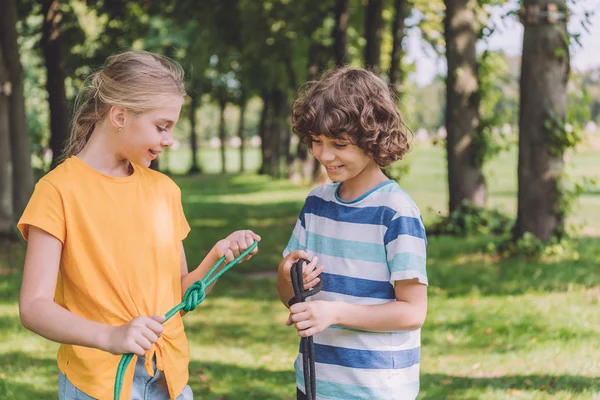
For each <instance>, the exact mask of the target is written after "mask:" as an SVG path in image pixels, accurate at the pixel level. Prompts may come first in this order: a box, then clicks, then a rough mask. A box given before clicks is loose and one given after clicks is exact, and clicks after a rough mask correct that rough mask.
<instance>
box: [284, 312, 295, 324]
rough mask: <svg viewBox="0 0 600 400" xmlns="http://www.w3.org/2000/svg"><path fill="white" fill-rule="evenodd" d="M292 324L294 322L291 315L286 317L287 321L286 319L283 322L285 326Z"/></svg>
mask: <svg viewBox="0 0 600 400" xmlns="http://www.w3.org/2000/svg"><path fill="white" fill-rule="evenodd" d="M293 323H294V322H293V321H292V314H290V315H288V319H287V321H285V324H286V325H287V326H290V325H292V324H293Z"/></svg>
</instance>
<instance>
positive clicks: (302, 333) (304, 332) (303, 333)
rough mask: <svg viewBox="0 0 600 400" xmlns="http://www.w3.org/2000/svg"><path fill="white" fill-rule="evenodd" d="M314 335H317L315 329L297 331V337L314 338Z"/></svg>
mask: <svg viewBox="0 0 600 400" xmlns="http://www.w3.org/2000/svg"><path fill="white" fill-rule="evenodd" d="M316 333H318V332H317V328H315V327H312V328H309V329H305V330H302V331H300V330H299V331H298V336H300V337H311V336H314V335H315V334H316Z"/></svg>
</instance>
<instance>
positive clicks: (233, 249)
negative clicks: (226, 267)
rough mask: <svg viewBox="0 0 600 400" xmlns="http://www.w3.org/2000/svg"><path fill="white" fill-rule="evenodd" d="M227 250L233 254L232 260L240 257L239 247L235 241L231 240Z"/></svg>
mask: <svg viewBox="0 0 600 400" xmlns="http://www.w3.org/2000/svg"><path fill="white" fill-rule="evenodd" d="M229 250H231V252H232V253H233V257H234V258H235V257H237V256H239V255H240V245H239V244H238V242H237V241H236V240H232V241H231V243H229Z"/></svg>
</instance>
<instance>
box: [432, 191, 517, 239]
mask: <svg viewBox="0 0 600 400" xmlns="http://www.w3.org/2000/svg"><path fill="white" fill-rule="evenodd" d="M513 224H514V221H513V219H512V218H510V217H509V216H507V215H506V214H504V213H503V212H501V211H499V210H492V209H487V208H484V207H480V206H476V205H474V204H472V203H470V202H469V201H466V200H465V201H463V202H462V203H461V205H460V206H459V207H458V208H457V209H456V210H454V211H453V212H452V213H450V215H448V216H443V217H441V218H439V219H438V220H437V221H436V222H434V223H433V224H432V225H431V226H428V227H427V233H428V235H433V236H436V235H453V236H470V235H480V234H485V235H506V234H508V233H509V232H510V230H511V229H512V226H513Z"/></svg>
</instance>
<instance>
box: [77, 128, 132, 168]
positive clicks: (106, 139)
mask: <svg viewBox="0 0 600 400" xmlns="http://www.w3.org/2000/svg"><path fill="white" fill-rule="evenodd" d="M116 134H117V133H116V132H112V131H111V130H109V129H106V128H105V127H104V126H103V125H99V126H96V127H95V128H94V131H93V132H92V134H91V135H90V138H89V140H88V142H87V143H86V144H85V146H84V147H83V149H82V150H81V151H80V152H79V154H77V157H79V158H80V159H81V160H83V161H84V162H85V163H86V164H88V165H90V166H91V167H92V168H94V169H96V170H98V171H100V172H102V173H103V174H106V175H109V176H115V177H123V176H129V175H131V174H132V172H133V168H132V166H131V164H130V163H129V161H128V160H127V159H126V158H125V157H123V156H122V155H120V154H119V152H118V151H117V149H116V148H115V146H114V143H115V140H113V139H116V138H115V137H114V135H116Z"/></svg>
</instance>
